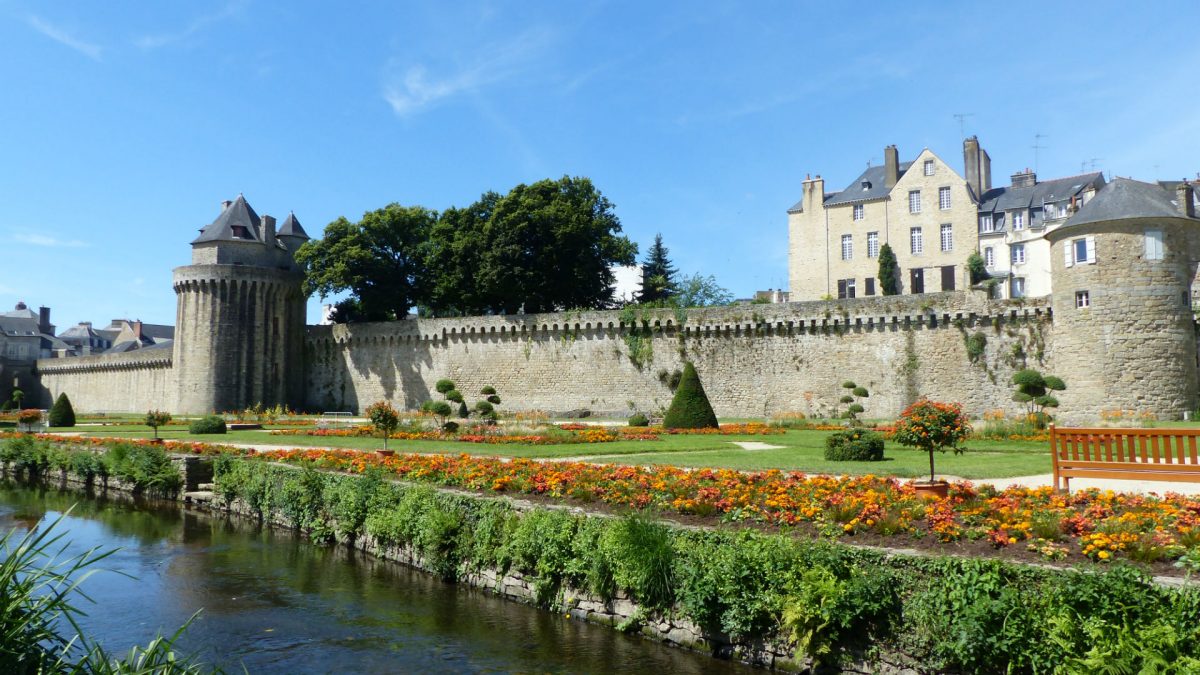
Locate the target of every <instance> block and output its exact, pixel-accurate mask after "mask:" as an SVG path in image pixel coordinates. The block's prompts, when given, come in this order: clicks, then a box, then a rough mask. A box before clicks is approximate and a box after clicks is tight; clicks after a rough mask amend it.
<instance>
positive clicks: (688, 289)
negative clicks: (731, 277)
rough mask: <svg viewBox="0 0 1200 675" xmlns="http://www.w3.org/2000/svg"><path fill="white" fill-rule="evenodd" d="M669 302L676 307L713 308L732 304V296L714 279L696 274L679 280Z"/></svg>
mask: <svg viewBox="0 0 1200 675" xmlns="http://www.w3.org/2000/svg"><path fill="white" fill-rule="evenodd" d="M671 300H672V303H671V304H673V305H675V306H677V307H715V306H720V305H728V304H729V303H731V302H733V294H732V293H730V292H729V290H728V289H727V288H725V287H723V286H721V285H720V284H718V283H717V278H716V277H714V276H712V275H711V274H710V275H708V276H704V275H703V274H700V273H699V272H697V273H696V274H693V275H691V276H686V277H683V278H682V279H680V280H679V283H678V284H676V292H675V295H674V296H672V298H671Z"/></svg>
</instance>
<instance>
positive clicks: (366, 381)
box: [306, 292, 1068, 418]
mask: <svg viewBox="0 0 1200 675" xmlns="http://www.w3.org/2000/svg"><path fill="white" fill-rule="evenodd" d="M1050 323H1051V322H1050V312H1049V309H1048V306H1047V304H1046V302H1044V301H1038V300H1032V301H1026V302H1024V303H1022V304H1013V303H1007V302H1001V301H989V300H986V299H985V298H984V295H983V294H982V293H980V292H957V293H939V294H928V295H924V296H915V297H914V296H892V297H877V298H856V299H851V300H837V301H817V302H802V303H788V304H780V305H749V306H740V307H722V308H707V309H697V310H689V311H687V312H677V311H674V310H653V311H646V310H640V311H635V310H631V309H626V310H621V311H608V312H562V313H557V314H541V315H522V316H490V317H471V318H455V319H414V320H406V321H396V322H388V323H368V324H351V325H335V326H315V327H310V328H309V335H308V341H307V345H306V349H307V378H308V382H307V386H306V390H307V393H308V400H307V405H308V406H309V407H310V408H312V409H315V410H327V411H333V410H345V411H352V412H353V411H360V410H362V409H363V408H365V407H366V406H368V405H370V404H371V403H372V402H374V401H377V400H380V399H386V400H389V401H391V402H392V403H393V404H395V405H398V406H403V407H405V408H415V407H417V406H419V405H420V403H421V402H422V401H425V400H427V399H429V398H440V396H439V395H438V394H437V393H436V391H435V389H434V384H435V383H436V382H437V380H438V379H440V378H450V379H452V380H454V381H455V382H456V383H457V384H458V387H459V389H460V390H461V391H462V392H463V393H464V395H465V396H466V398H467V400H468V403H471V402H473V401H475V400H477V399H478V398H479V397H478V396H477V394H478V392H479V390H480V388H482V387H483V386H485V385H492V386H494V387H496V389H497V390H498V392H499V395H500V397H501V399H503V401H504V403H503V405H502V407H501V409H507V410H545V411H551V412H564V411H569V410H574V409H582V408H586V409H589V410H592V411H594V412H597V413H619V414H628V413H629V411H630V410H631V408H636V409H638V410H641V411H643V412H655V411H657V410H659V409H661V408H663V407H665V406H666V405H668V404H669V402H670V399H671V391H670V389H669V387H668V386H667V384H666V383H665V381H666V380H667V379H668V378H669V376H670V374H671V373H672V371H674V370H677V369H680V368H682V364H683V361H684V360H685V359H688V360H691V361H693V362H694V363H695V364H696V369H697V371H698V372H699V374H700V378H701V381H702V382H703V384H704V386H705V389H706V390H707V392H708V395H709V398H710V399H711V401H712V403H713V406H714V408H715V409H716V412H717V414H718V415H720V416H723V417H751V418H756V417H762V416H764V415H770V414H774V413H780V412H789V411H792V412H803V413H805V414H806V415H814V414H822V413H826V414H827V413H830V412H832V410H833V408H834V406H835V405H836V401H837V399H838V398H839V397H840V396H841V395H842V394H843V393H844V392H843V391H842V389H841V387H840V384H841V382H843V381H845V380H853V381H855V382H856V383H857V384H859V385H861V386H865V387H867V388H868V389H870V391H871V397H870V399H869V400H868V401H865V406H866V409H867V412H866V415H867V416H868V417H874V416H878V417H890V416H894V415H896V414H897V413H899V412H900V411H901V410H902V409H903V408H904V407H905V406H906V405H907V404H908V403H909V402H911V401H913V400H915V399H916V398H918V397H919V396H922V395H924V396H929V397H932V398H935V399H940V400H948V401H959V402H962V403H963V404H964V405H965V406H966V408H967V411H968V412H969V413H970V414H972V415H979V414H982V413H983V412H985V411H987V410H992V409H996V408H1004V409H1006V410H1008V411H1010V412H1016V404H1014V403H1012V402H1011V397H1012V385H1011V384H1010V383H1009V380H1010V378H1011V376H1012V373H1013V372H1014V371H1015V370H1016V369H1019V368H1021V367H1024V366H1025V365H1029V366H1030V367H1035V368H1042V369H1046V370H1048V371H1050V372H1052V371H1053V367H1052V363H1053V354H1052V349H1051V344H1050V341H1049V339H1048V338H1049V333H1050V327H1051V326H1050ZM969 345H973V347H971V348H969ZM1063 399H1064V405H1067V403H1068V400H1067V397H1066V396H1064V397H1063Z"/></svg>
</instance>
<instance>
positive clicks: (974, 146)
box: [963, 136, 992, 199]
mask: <svg viewBox="0 0 1200 675" xmlns="http://www.w3.org/2000/svg"><path fill="white" fill-rule="evenodd" d="M963 175H964V176H965V177H966V179H967V185H970V186H971V191H972V192H974V193H975V197H976V198H977V199H982V198H983V194H984V193H985V192H987V191H988V190H991V189H992V158H991V157H989V156H988V154H987V150H984V149H983V148H981V147H979V137H978V136H972V137H970V138H967V139H963Z"/></svg>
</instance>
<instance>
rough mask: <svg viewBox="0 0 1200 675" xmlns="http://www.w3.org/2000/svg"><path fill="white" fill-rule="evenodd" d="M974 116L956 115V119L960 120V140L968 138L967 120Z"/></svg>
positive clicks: (973, 114) (970, 114) (967, 114)
mask: <svg viewBox="0 0 1200 675" xmlns="http://www.w3.org/2000/svg"><path fill="white" fill-rule="evenodd" d="M974 116H975V113H954V119H956V120H958V135H959V138H960V139H962V138H966V137H967V118H968V117H974Z"/></svg>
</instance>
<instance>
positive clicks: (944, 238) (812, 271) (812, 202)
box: [788, 146, 979, 300]
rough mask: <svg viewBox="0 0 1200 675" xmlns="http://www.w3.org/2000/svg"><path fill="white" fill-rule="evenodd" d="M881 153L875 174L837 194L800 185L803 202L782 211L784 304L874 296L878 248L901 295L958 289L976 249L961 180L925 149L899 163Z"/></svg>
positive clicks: (969, 198) (810, 183)
mask: <svg viewBox="0 0 1200 675" xmlns="http://www.w3.org/2000/svg"><path fill="white" fill-rule="evenodd" d="M884 154H885V157H886V159H885V165H884V167H883V171H882V172H880V171H878V167H876V170H875V171H870V170H868V172H866V173H864V174H863V176H860V178H859V180H858V181H856V182H855V183H852V184H851V185H850V186H849V187H847V188H846V189H845V190H843V191H841V192H839V193H834V194H826V192H825V181H824V180H823V179H822V178H821V177H820V176H817V177H816V178H815V179H807V180H805V181H804V196H803V199H802V200H801V202H800V203H799V204H797V205H796V206H794V207H792V209H790V210H789V211H788V277H789V281H790V285H791V290H790V292H791V299H792V300H819V299H822V298H824V297H834V298H842V297H847V296H850V295H851V293H852V294H853V297H863V296H871V295H882V289H881V287H880V283H879V281H878V279H877V277H878V275H879V257H878V256H879V253H878V250H879V248H881V247H882V246H883V245H884V244H889V245H890V246H891V248H892V251H893V252H894V253H895V254H896V260H897V264H898V267H899V272H900V290H901V293H906V294H908V293H922V292H924V293H931V292H939V291H947V290H956V289H962V288H965V287H966V285H967V281H968V278H967V276H966V261H967V257H968V256H969V255H971V253H973V252H975V251H976V250H978V246H979V236H978V230H977V228H976V200H975V197H974V196H973V195H972V192H971V188H970V187H968V183H967V181H966V180H965V179H963V178H962V176H960V175H958V173H957V172H955V171H954V169H952V168H950V166H949V165H948V164H946V163H945V162H944V161H942V159H941V158H940V157H938V156H937V155H936V154H934V153H933V152H932V151H930V150H928V149H926V150H922V151H921V152H920V154H918V155H917V157H916V159H915V160H913V161H912V162H908V163H905V164H899V163H898V162H899V160H898V157H897V152H896V149H895V147H894V146H890V147H889V148H887V149H886V150H885V151H884ZM877 174H878V175H877ZM879 180H883V181H884V182H883V184H882V189H881V186H880V185H877V184H876V182H877V181H879ZM944 227H946V228H949V231H948V234H946V235H943V228H944ZM847 244H848V246H847ZM851 283H852V284H853V286H854V289H853V291H849V290H848V287H849V285H850V284H851Z"/></svg>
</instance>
